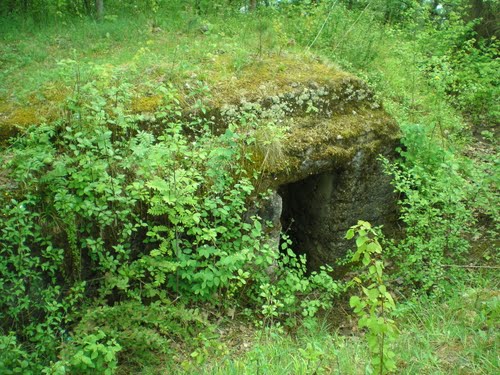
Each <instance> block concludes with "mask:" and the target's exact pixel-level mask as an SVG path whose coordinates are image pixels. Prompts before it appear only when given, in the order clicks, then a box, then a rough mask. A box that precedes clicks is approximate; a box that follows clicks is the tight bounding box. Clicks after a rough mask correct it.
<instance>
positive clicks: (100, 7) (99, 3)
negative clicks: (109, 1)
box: [95, 0, 104, 20]
mask: <svg viewBox="0 0 500 375" xmlns="http://www.w3.org/2000/svg"><path fill="white" fill-rule="evenodd" d="M95 11H96V15H97V19H98V20H102V17H103V16H104V0H95Z"/></svg>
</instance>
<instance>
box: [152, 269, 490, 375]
mask: <svg viewBox="0 0 500 375" xmlns="http://www.w3.org/2000/svg"><path fill="white" fill-rule="evenodd" d="M474 279H475V280H474V281H473V285H469V286H462V287H459V288H457V290H455V291H454V292H453V295H452V296H451V297H447V298H441V299H432V298H426V297H421V298H417V299H413V300H407V301H405V302H402V301H400V303H399V307H398V314H397V317H396V324H397V325H398V328H399V330H400V334H399V336H398V339H397V341H396V343H395V346H394V351H395V352H396V355H397V359H398V362H397V364H398V370H397V373H398V374H408V375H411V374H429V375H431V374H432V375H437V374H442V375H448V374H457V375H459V374H460V375H472V374H478V375H479V374H488V375H490V374H491V375H494V374H497V373H498V372H499V371H500V363H499V354H498V353H499V349H500V348H499V346H500V339H499V337H498V328H500V327H499V321H498V314H499V312H500V293H499V292H498V284H491V282H490V281H488V280H490V279H495V277H494V276H493V275H491V274H490V275H488V276H487V277H486V278H483V277H482V276H479V277H475V278H474ZM497 283H498V281H497ZM331 319H332V317H328V315H326V316H324V317H323V318H321V319H319V320H317V321H308V322H306V324H305V325H303V326H301V328H299V329H298V330H297V331H295V332H294V333H285V331H284V330H283V329H280V328H269V329H257V328H252V327H251V326H250V327H249V326H238V323H237V322H236V323H235V322H234V321H233V323H232V324H230V325H229V327H230V328H228V329H227V330H226V331H224V332H225V334H224V335H222V338H223V339H222V342H224V344H225V345H226V348H225V351H223V352H219V354H218V355H217V356H216V357H210V356H209V357H207V358H204V359H203V360H202V361H201V363H196V362H195V361H191V362H184V363H183V365H178V366H175V365H172V366H173V367H171V366H168V367H167V371H168V372H169V373H179V374H181V373H185V374H188V373H190V374H214V375H215V374H217V375H226V374H235V375H236V374H248V375H251V374H266V375H267V374H269V375H274V374H275V375H282V374H303V375H307V374H353V375H354V374H365V368H366V367H367V364H368V363H369V358H370V355H369V352H368V348H367V345H366V343H365V341H364V338H363V332H360V331H358V330H357V329H356V327H354V326H352V324H353V323H352V321H350V319H349V318H348V317H347V316H346V320H345V321H344V323H343V326H344V327H349V328H348V330H350V333H349V334H346V333H345V332H341V331H340V328H339V326H338V323H335V325H332V324H331V323H330V322H331ZM318 322H319V323H318ZM229 332H233V333H232V334H231V333H229ZM162 370H163V371H164V370H165V368H163V369H162Z"/></svg>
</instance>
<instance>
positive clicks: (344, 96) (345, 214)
mask: <svg viewBox="0 0 500 375" xmlns="http://www.w3.org/2000/svg"><path fill="white" fill-rule="evenodd" d="M283 65H284V66H285V67H286V62H283ZM313 65H314V66H313V67H311V69H309V70H308V71H306V72H304V71H302V70H300V74H297V72H296V71H295V69H298V68H297V66H296V65H293V64H292V67H291V69H290V70H288V73H289V74H288V75H284V74H283V73H282V72H277V73H276V74H275V75H274V77H273V74H272V72H270V71H269V70H272V69H273V67H271V66H270V67H269V68H268V69H267V70H266V68H265V67H260V68H259V69H257V68H256V69H255V71H254V72H253V74H254V76H253V77H252V76H251V74H252V70H251V69H250V70H249V72H247V75H246V76H244V77H242V78H240V80H241V81H240V85H241V86H239V85H238V82H239V80H238V79H235V80H233V81H231V82H229V83H226V84H225V85H226V86H230V90H229V89H228V88H227V87H226V86H224V85H223V86H222V87H221V88H220V90H221V92H223V93H224V92H226V91H230V92H231V93H232V94H231V95H229V96H228V95H227V94H224V95H222V94H221V96H223V97H226V98H228V97H229V98H231V101H230V102H229V103H225V104H221V103H218V104H219V105H220V106H221V110H220V113H221V117H222V120H223V121H222V123H228V122H231V121H236V119H237V118H238V117H239V116H241V114H242V113H246V114H248V113H251V114H253V115H254V116H255V118H257V119H258V121H257V123H258V124H268V123H269V122H272V123H273V124H275V126H276V127H281V129H285V130H284V131H283V134H282V136H281V137H278V139H273V135H272V131H269V125H263V126H264V128H265V129H267V130H265V131H264V133H263V134H264V136H261V137H260V138H259V132H260V130H259V125H256V129H255V130H254V136H255V138H256V144H255V146H254V154H255V161H256V163H257V168H259V169H260V170H261V171H262V172H263V177H262V181H260V183H259V186H258V187H259V189H260V190H261V191H265V190H266V189H271V190H272V191H273V194H272V196H271V199H270V200H269V201H268V203H267V204H265V206H264V207H263V208H262V209H261V210H260V214H261V216H263V219H264V220H268V221H272V222H274V223H275V230H274V231H271V232H270V233H271V235H272V236H276V229H277V228H279V227H280V226H281V227H282V230H283V231H285V232H287V233H288V234H289V235H290V236H291V238H292V240H293V241H294V243H295V245H294V248H295V250H296V251H297V252H299V253H305V254H307V258H308V267H309V269H317V268H318V267H319V266H321V265H323V264H325V263H329V264H333V263H334V262H335V260H337V259H338V258H339V257H342V256H343V255H345V253H346V251H347V250H348V248H350V247H351V246H352V244H350V243H347V242H346V241H345V239H344V235H345V232H346V231H347V229H348V228H349V227H350V226H352V225H354V224H356V222H357V221H358V220H360V219H362V220H367V221H370V222H371V223H372V224H373V225H384V226H385V227H386V229H388V230H390V229H391V228H393V227H394V226H395V224H396V221H397V209H396V203H395V201H396V199H395V196H394V194H393V189H392V187H391V186H390V179H389V178H388V177H387V176H385V175H384V173H383V171H382V168H381V165H380V162H379V161H378V160H377V158H378V156H379V155H384V156H385V157H388V158H391V157H393V156H394V154H395V151H394V150H395V148H396V146H397V145H398V143H399V138H400V133H399V127H398V126H397V124H396V123H395V121H394V120H393V119H391V118H390V116H388V115H387V113H386V112H385V111H384V110H383V108H382V107H381V105H380V104H379V103H378V102H377V101H376V100H375V99H374V96H373V93H372V92H371V90H370V89H369V88H368V87H367V86H366V85H365V84H364V83H363V82H362V81H361V80H359V79H357V78H356V77H353V76H352V75H349V74H347V73H344V72H340V71H338V70H337V69H335V68H333V67H328V66H324V65H323V66H321V65H320V66H318V64H316V63H315V64H313ZM284 71H285V72H286V71H287V69H286V68H285V69H284ZM263 77H264V78H263ZM294 77H296V78H295V79H294ZM297 77H298V78H297ZM249 82H251V86H252V88H254V89H255V90H256V92H252V91H249V90H248V87H247V85H248V83H249ZM238 92H240V93H241V97H240V98H239V99H238V97H237V93H238ZM235 93H236V94H235ZM259 143H261V144H259ZM262 144H263V145H262ZM276 193H277V194H279V195H277V194H276ZM278 222H279V224H277V223H278Z"/></svg>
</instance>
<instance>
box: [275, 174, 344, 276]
mask: <svg viewBox="0 0 500 375" xmlns="http://www.w3.org/2000/svg"><path fill="white" fill-rule="evenodd" d="M342 174H343V173H342V171H341V170H337V171H333V172H328V173H323V174H318V175H312V176H310V177H308V178H306V179H304V180H300V181H297V182H293V183H290V184H287V185H283V186H281V187H280V188H279V189H278V193H279V195H280V196H281V197H282V202H283V203H282V205H283V207H282V213H281V226H282V230H283V232H284V233H286V234H287V235H288V236H289V237H290V239H291V240H292V241H293V250H294V252H295V253H296V254H305V255H306V257H307V268H308V270H309V271H311V270H315V269H318V268H319V267H320V266H321V265H323V264H325V263H326V260H327V259H331V258H332V252H337V251H338V249H337V248H338V245H339V244H340V243H342V242H345V241H344V240H343V232H344V227H345V226H347V223H346V221H347V220H348V217H347V215H345V214H343V213H342V206H344V205H345V204H342V202H341V201H340V200H339V198H340V195H341V194H339V193H341V190H340V191H339V187H340V188H341V185H342V181H343V178H342ZM339 208H340V210H339ZM340 223H344V224H343V225H339V224H340ZM324 255H325V256H324ZM326 255H328V256H326ZM339 256H340V255H339Z"/></svg>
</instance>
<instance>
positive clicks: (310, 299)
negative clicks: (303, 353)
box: [258, 236, 341, 327]
mask: <svg viewBox="0 0 500 375" xmlns="http://www.w3.org/2000/svg"><path fill="white" fill-rule="evenodd" d="M290 245H291V241H290V239H289V238H287V237H286V236H283V239H282V242H281V256H280V258H279V259H278V260H277V264H276V265H277V267H276V266H275V267H274V269H272V270H271V271H270V274H269V273H268V274H266V275H265V277H264V278H262V279H261V280H262V281H261V283H260V284H259V291H258V296H259V299H258V305H260V306H262V308H261V311H262V316H263V320H262V321H261V322H260V324H261V325H262V326H264V327H266V326H268V325H269V326H272V325H273V324H274V322H276V321H277V322H284V323H285V325H287V326H289V327H294V326H296V325H297V323H298V321H299V320H300V319H306V320H308V319H310V318H314V317H315V316H316V314H317V312H318V311H327V310H328V309H330V308H331V307H332V306H333V302H334V299H335V297H337V296H338V295H339V294H340V292H341V286H340V284H339V283H338V282H336V281H334V280H333V279H332V277H331V276H330V274H331V273H332V271H333V270H332V268H331V267H329V266H323V267H321V269H320V270H319V271H313V272H311V273H310V274H309V275H307V270H306V259H305V256H299V257H297V256H296V255H295V254H294V252H293V251H292V250H291V248H290Z"/></svg>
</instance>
